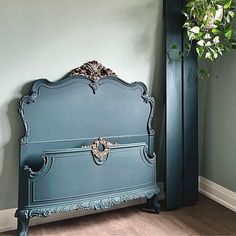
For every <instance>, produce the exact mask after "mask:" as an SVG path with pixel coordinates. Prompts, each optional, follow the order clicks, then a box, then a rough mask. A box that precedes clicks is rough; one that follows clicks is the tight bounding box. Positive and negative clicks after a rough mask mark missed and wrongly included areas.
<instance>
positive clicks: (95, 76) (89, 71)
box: [69, 61, 117, 82]
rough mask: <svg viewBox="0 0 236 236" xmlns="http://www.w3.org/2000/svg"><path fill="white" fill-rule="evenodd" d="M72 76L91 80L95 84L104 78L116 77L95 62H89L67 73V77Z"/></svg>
mask: <svg viewBox="0 0 236 236" xmlns="http://www.w3.org/2000/svg"><path fill="white" fill-rule="evenodd" d="M73 75H83V76H85V77H87V78H89V79H90V80H92V81H93V82H96V81H98V80H99V79H101V78H103V77H106V76H115V77H117V75H116V74H115V73H114V72H113V71H112V70H111V69H109V68H106V67H104V66H103V65H102V64H101V63H98V62H97V61H90V62H87V63H85V64H84V65H82V66H80V67H77V68H75V69H73V70H72V71H71V72H70V73H69V76H73Z"/></svg>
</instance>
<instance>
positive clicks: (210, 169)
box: [199, 52, 236, 192]
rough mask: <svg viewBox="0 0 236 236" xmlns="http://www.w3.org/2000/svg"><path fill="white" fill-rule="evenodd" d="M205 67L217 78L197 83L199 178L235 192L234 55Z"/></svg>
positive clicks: (235, 117) (235, 81)
mask: <svg viewBox="0 0 236 236" xmlns="http://www.w3.org/2000/svg"><path fill="white" fill-rule="evenodd" d="M207 68H208V69H210V71H212V72H214V73H215V74H216V75H217V76H218V77H219V78H218V79H212V80H210V81H206V80H199V141H200V142H199V147H200V148H199V154H200V163H201V166H200V167H201V175H202V176H203V177H205V178H207V179H209V180H211V181H213V182H215V183H217V184H220V185H222V186H223V187H225V188H228V189H230V190H232V191H234V192H236V52H231V53H228V54H227V55H225V56H223V57H222V58H220V59H219V60H218V61H217V62H216V64H215V65H212V67H209V66H208V67H207Z"/></svg>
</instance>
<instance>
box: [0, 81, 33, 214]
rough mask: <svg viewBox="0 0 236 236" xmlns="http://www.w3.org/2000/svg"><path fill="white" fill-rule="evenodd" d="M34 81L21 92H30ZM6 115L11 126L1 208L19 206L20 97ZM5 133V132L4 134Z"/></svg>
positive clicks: (0, 181)
mask: <svg viewBox="0 0 236 236" xmlns="http://www.w3.org/2000/svg"><path fill="white" fill-rule="evenodd" d="M31 86H32V82H30V83H27V84H25V85H24V86H23V87H22V89H21V90H20V94H22V96H23V95H26V94H28V93H29V91H30V88H31ZM6 106H7V111H6V114H3V115H6V117H7V119H8V122H9V126H10V140H9V141H8V143H7V144H5V145H4V146H3V147H1V149H2V150H3V161H2V173H1V174H0V186H1V191H0V210H2V209H9V208H15V207H17V203H18V202H17V201H18V168H19V139H20V138H21V137H22V136H24V126H23V123H22V121H21V117H20V115H19V114H18V107H19V98H14V99H12V100H11V101H10V102H9V103H8V104H7V105H6ZM3 135H4V134H3Z"/></svg>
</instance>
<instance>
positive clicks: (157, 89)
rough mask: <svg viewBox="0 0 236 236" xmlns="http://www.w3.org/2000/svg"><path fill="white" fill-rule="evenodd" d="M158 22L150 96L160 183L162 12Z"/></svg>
mask: <svg viewBox="0 0 236 236" xmlns="http://www.w3.org/2000/svg"><path fill="white" fill-rule="evenodd" d="M162 9H163V8H162ZM158 22H163V24H162V25H161V27H160V25H159V24H157V28H156V35H155V42H156V44H155V45H156V47H155V50H154V58H153V61H154V62H153V83H152V96H153V97H154V98H155V104H156V107H155V113H154V117H153V128H154V130H155V131H156V136H155V152H156V154H157V181H158V182H159V183H161V182H164V180H165V41H164V19H163V12H161V14H159V17H158ZM160 35H161V36H162V37H160Z"/></svg>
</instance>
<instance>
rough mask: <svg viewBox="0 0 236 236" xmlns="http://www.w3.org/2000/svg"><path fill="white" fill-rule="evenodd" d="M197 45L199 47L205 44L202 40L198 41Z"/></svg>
mask: <svg viewBox="0 0 236 236" xmlns="http://www.w3.org/2000/svg"><path fill="white" fill-rule="evenodd" d="M197 44H198V45H199V46H202V47H203V46H204V44H205V41H204V40H203V39H202V40H199V41H198V42H197Z"/></svg>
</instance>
